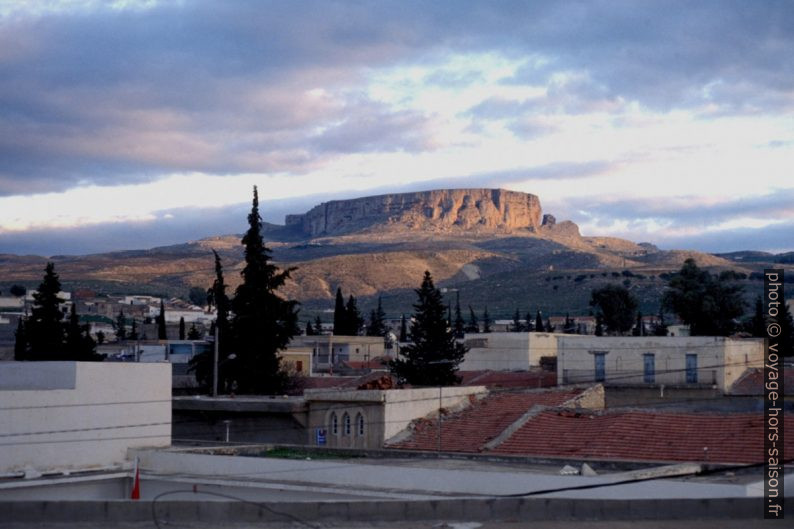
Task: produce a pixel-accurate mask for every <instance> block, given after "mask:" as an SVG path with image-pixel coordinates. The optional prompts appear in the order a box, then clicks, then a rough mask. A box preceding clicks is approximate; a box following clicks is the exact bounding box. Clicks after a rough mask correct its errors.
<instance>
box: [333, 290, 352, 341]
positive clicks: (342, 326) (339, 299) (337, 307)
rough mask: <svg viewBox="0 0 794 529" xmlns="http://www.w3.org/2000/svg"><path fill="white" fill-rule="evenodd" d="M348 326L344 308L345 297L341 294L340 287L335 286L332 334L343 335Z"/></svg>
mask: <svg viewBox="0 0 794 529" xmlns="http://www.w3.org/2000/svg"><path fill="white" fill-rule="evenodd" d="M348 327H349V325H348V324H347V310H345V298H344V297H343V296H342V287H337V288H336V302H335V303H334V334H336V335H345V334H346V333H347V329H348Z"/></svg>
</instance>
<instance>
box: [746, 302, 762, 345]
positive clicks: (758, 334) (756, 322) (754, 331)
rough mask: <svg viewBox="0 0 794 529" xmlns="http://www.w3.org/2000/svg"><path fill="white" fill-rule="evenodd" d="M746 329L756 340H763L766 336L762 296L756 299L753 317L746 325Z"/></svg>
mask: <svg viewBox="0 0 794 529" xmlns="http://www.w3.org/2000/svg"><path fill="white" fill-rule="evenodd" d="M745 329H746V330H747V332H749V333H750V334H751V335H752V336H753V337H755V338H763V337H765V336H766V335H767V334H766V314H765V313H764V303H763V301H762V299H761V296H758V297H757V298H756V299H755V311H754V312H753V317H752V318H750V320H749V321H748V322H747V324H746V325H745Z"/></svg>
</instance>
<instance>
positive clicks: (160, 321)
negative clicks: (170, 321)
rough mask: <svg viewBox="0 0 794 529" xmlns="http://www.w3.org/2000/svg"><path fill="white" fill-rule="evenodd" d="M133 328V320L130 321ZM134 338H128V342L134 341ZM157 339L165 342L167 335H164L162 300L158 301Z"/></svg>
mask: <svg viewBox="0 0 794 529" xmlns="http://www.w3.org/2000/svg"><path fill="white" fill-rule="evenodd" d="M132 324H133V326H134V325H135V320H134V319H133V320H132ZM135 339H136V338H132V337H130V340H135ZM157 339H158V340H167V339H168V334H167V333H166V329H165V304H164V303H163V300H162V298H161V299H160V315H159V316H158V317H157Z"/></svg>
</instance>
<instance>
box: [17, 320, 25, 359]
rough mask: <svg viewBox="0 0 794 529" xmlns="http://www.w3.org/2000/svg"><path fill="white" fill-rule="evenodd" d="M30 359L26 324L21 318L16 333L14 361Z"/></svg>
mask: <svg viewBox="0 0 794 529" xmlns="http://www.w3.org/2000/svg"><path fill="white" fill-rule="evenodd" d="M27 359H28V338H27V336H26V335H25V322H24V321H23V318H22V317H20V318H19V321H18V322H17V330H16V331H14V360H27Z"/></svg>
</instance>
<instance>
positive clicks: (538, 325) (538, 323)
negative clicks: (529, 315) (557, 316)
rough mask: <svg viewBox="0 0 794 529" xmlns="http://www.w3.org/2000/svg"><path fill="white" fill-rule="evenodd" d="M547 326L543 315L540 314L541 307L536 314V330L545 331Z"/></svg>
mask: <svg viewBox="0 0 794 529" xmlns="http://www.w3.org/2000/svg"><path fill="white" fill-rule="evenodd" d="M545 331H546V328H545V327H544V325H543V317H542V316H541V314H540V309H538V312H537V314H535V332H545Z"/></svg>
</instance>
